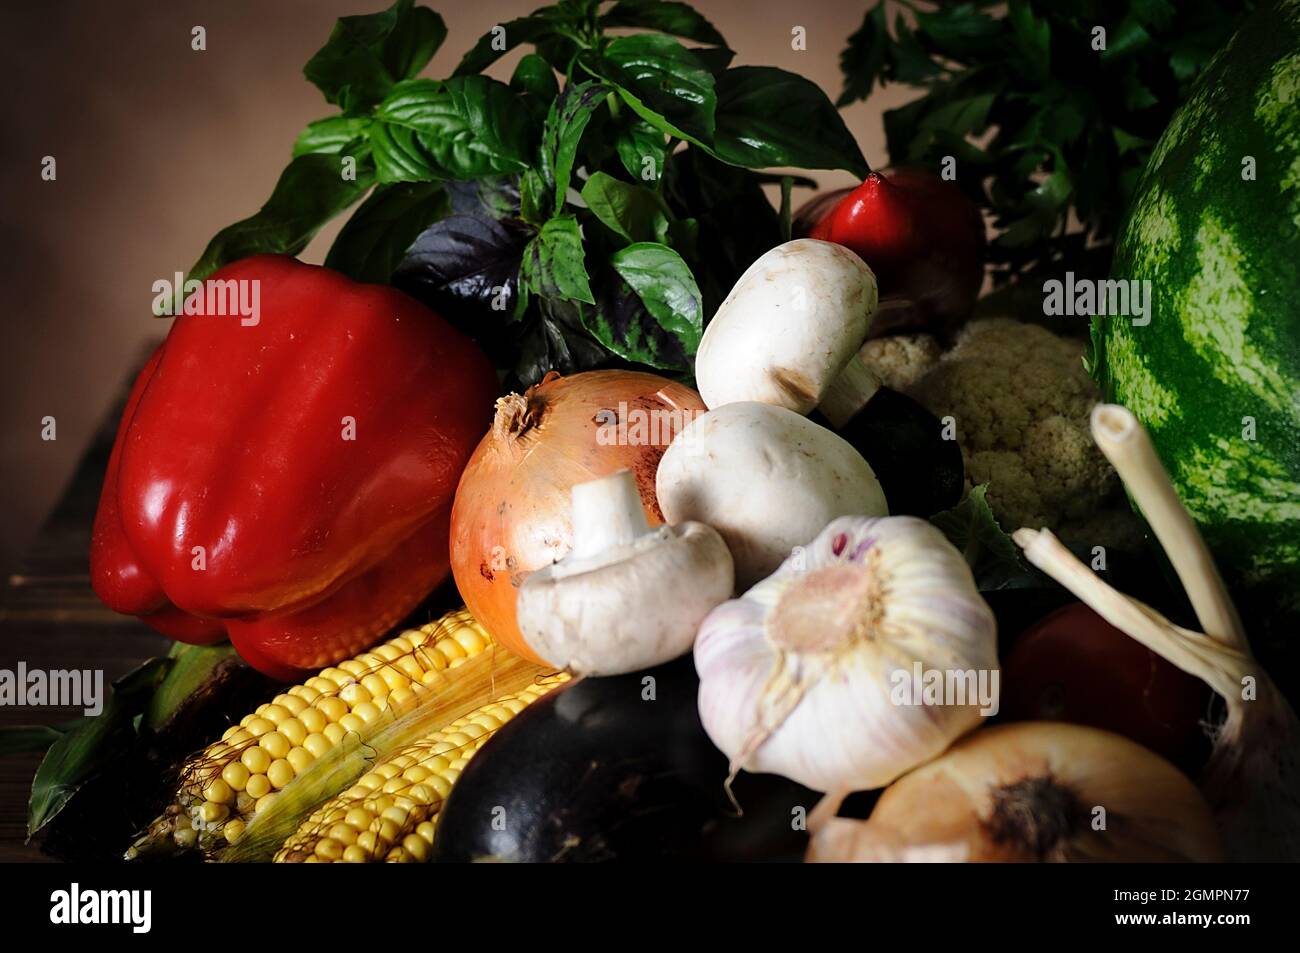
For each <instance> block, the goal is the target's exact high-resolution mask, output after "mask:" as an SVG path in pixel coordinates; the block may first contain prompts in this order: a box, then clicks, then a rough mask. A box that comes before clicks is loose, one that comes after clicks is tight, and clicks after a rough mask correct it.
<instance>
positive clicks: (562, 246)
mask: <svg viewBox="0 0 1300 953" xmlns="http://www.w3.org/2000/svg"><path fill="white" fill-rule="evenodd" d="M520 274H521V275H522V277H523V281H524V284H525V285H526V286H527V287H528V289H529V290H530V291H532V292H534V293H535V294H538V295H541V296H542V297H545V298H564V299H567V300H571V301H582V302H585V303H586V304H595V303H596V299H595V298H593V297H592V294H591V285H590V283H589V282H588V279H587V267H586V264H585V263H584V261H583V250H582V232H581V230H580V229H579V227H578V220H577V219H576V218H574V217H573V216H572V215H558V216H556V217H555V218H553V219H551V220H550V221H549V222H547V223H546V224H545V225H543V226H542V229H541V231H540V232H538V233H537V236H536V237H535V238H533V240H532V241H531V242H529V243H528V247H527V248H525V249H524V259H523V268H522V271H521V272H520Z"/></svg>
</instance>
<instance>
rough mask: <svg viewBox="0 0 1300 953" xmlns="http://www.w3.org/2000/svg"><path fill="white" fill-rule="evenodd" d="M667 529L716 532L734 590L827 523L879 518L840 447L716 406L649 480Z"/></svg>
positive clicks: (770, 419) (807, 431)
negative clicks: (728, 559)
mask: <svg viewBox="0 0 1300 953" xmlns="http://www.w3.org/2000/svg"><path fill="white" fill-rule="evenodd" d="M655 489H656V492H657V493H658V496H659V507H660V509H662V510H663V513H664V517H665V518H666V519H667V520H669V522H682V521H685V520H698V521H700V522H703V523H708V524H709V525H710V526H712V527H713V528H714V529H716V530H717V531H718V532H719V533H720V534H721V535H722V538H723V540H725V541H726V544H727V547H728V548H729V549H730V550H731V556H732V558H733V559H734V560H735V571H736V584H737V586H738V587H739V588H740V589H742V590H744V589H747V588H748V587H750V586H751V585H753V584H754V583H756V582H758V581H759V580H760V579H762V578H764V577H765V576H767V575H769V574H771V573H772V572H773V571H774V570H775V569H776V568H777V567H778V566H779V565H781V562H782V561H783V560H784V559H785V558H786V557H787V556H789V555H790V552H791V550H792V549H794V547H796V546H802V545H804V544H805V543H808V542H810V541H811V540H812V539H813V538H814V537H816V536H817V534H818V533H820V532H821V531H822V529H823V528H824V527H825V526H826V524H827V523H829V522H830V521H831V520H833V519H835V518H836V517H837V516H885V515H887V514H888V512H889V510H888V506H887V505H886V503H885V494H884V492H883V491H882V490H881V488H880V483H879V482H878V481H877V480H876V476H875V474H874V473H873V472H872V470H871V466H870V465H869V464H868V463H867V461H866V460H864V459H862V455H861V454H860V453H858V452H857V451H856V450H854V449H853V447H852V446H850V445H849V443H848V442H847V441H845V440H844V439H842V438H841V437H839V436H837V435H835V434H834V433H832V432H831V431H829V430H827V429H826V428H825V427H821V426H818V425H817V424H815V423H813V422H812V421H811V420H809V419H808V418H806V417H803V416H801V415H800V414H797V413H795V412H794V411H791V410H786V409H785V408H783V407H774V406H772V405H770V404H763V403H755V402H744V403H734V404H726V405H725V406H722V407H719V408H718V409H717V410H711V411H709V412H708V413H707V414H704V415H702V416H700V417H697V418H696V419H695V420H693V421H692V422H691V423H690V425H689V426H687V427H686V428H685V429H684V430H682V432H681V433H680V434H678V435H677V438H676V439H675V440H673V442H672V443H671V444H669V446H668V450H667V451H666V452H665V453H664V455H663V458H662V459H661V460H660V461H659V471H658V474H657V476H656V480H655Z"/></svg>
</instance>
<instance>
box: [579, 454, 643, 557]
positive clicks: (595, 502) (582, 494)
mask: <svg viewBox="0 0 1300 953" xmlns="http://www.w3.org/2000/svg"><path fill="white" fill-rule="evenodd" d="M648 532H650V524H649V523H648V522H646V518H645V508H644V507H643V506H642V504H641V493H640V491H639V490H638V489H637V486H636V477H634V476H633V475H632V471H631V470H619V471H618V472H617V473H612V474H610V475H609V476H606V477H601V478H600V479H597V480H591V481H589V482H587V483H577V484H574V487H573V556H574V557H575V558H577V559H584V558H587V557H590V556H596V555H599V554H600V553H602V552H604V551H605V550H607V549H613V548H614V547H616V546H623V545H626V544H628V543H631V542H632V541H633V540H635V539H637V538H638V537H640V536H644V535H645V534H646V533H648Z"/></svg>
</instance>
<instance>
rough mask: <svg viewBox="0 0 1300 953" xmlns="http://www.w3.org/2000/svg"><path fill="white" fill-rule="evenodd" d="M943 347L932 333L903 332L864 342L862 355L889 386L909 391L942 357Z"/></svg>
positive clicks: (897, 389)
mask: <svg viewBox="0 0 1300 953" xmlns="http://www.w3.org/2000/svg"><path fill="white" fill-rule="evenodd" d="M940 353H942V349H941V348H940V347H939V342H938V341H936V340H935V339H934V337H933V336H931V335H929V334H900V335H897V336H895V337H885V338H876V339H875V340H872V341H868V342H867V343H866V344H864V345H862V359H863V360H864V361H866V362H867V365H868V366H869V367H870V368H871V369H872V370H874V371H875V372H876V376H877V377H879V378H880V380H881V382H882V383H883V384H884V385H885V386H886V387H889V388H892V389H894V390H896V391H900V392H904V393H905V392H906V391H907V389H908V388H909V387H911V386H912V385H913V384H915V383H916V382H917V381H918V380H920V379H921V378H922V377H923V376H924V375H925V372H926V371H928V370H929V369H930V368H931V367H933V366H934V362H935V361H937V360H939V355H940Z"/></svg>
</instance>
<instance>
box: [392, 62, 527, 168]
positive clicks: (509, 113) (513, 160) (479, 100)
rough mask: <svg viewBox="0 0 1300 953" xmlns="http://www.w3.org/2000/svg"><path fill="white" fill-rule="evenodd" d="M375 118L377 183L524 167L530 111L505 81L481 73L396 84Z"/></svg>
mask: <svg viewBox="0 0 1300 953" xmlns="http://www.w3.org/2000/svg"><path fill="white" fill-rule="evenodd" d="M375 116H376V120H377V121H376V123H375V125H374V127H373V128H372V130H371V144H372V146H373V148H374V154H375V166H376V169H377V171H378V177H379V181H380V182H421V181H423V182H429V181H434V180H437V179H473V178H478V177H480V176H484V175H492V174H495V173H502V172H522V171H523V170H524V169H526V168H528V167H529V165H530V162H529V158H530V156H531V155H532V150H533V129H532V125H531V122H530V120H529V115H528V112H527V110H525V109H521V108H519V103H518V97H517V96H516V94H515V93H513V92H512V91H511V89H510V87H509V86H507V85H506V84H505V83H501V82H498V81H497V80H494V79H489V78H487V77H486V76H462V77H456V78H453V79H449V80H447V81H446V82H435V81H433V80H423V79H417V80H409V81H407V82H404V83H399V84H398V85H397V86H395V87H393V90H392V92H391V93H389V95H388V96H387V97H386V98H385V99H384V101H383V102H382V103H380V104H379V108H378V109H377V110H376V113H375Z"/></svg>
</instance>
